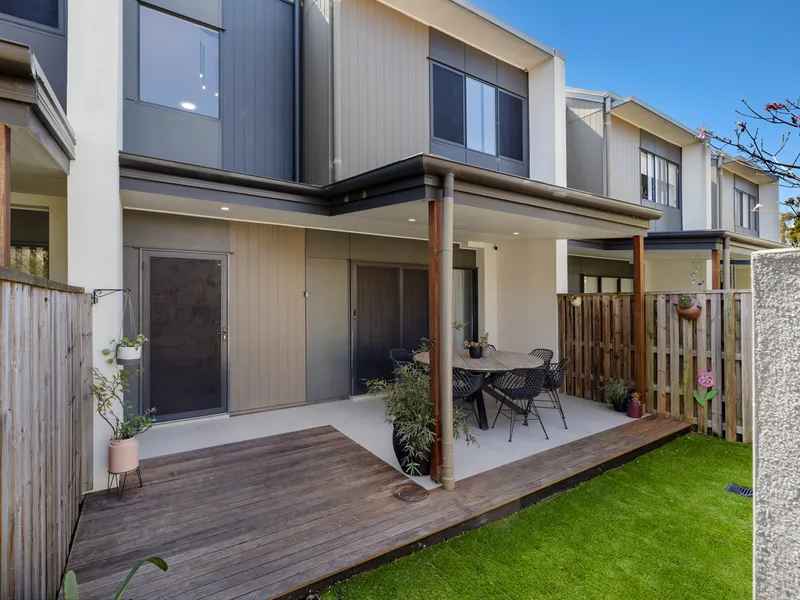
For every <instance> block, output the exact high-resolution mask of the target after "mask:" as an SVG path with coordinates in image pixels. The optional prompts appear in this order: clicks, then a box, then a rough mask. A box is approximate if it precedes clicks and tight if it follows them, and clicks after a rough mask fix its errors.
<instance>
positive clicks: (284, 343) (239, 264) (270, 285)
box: [228, 221, 306, 414]
mask: <svg viewBox="0 0 800 600" xmlns="http://www.w3.org/2000/svg"><path fill="white" fill-rule="evenodd" d="M230 244H231V258H230V301H229V304H228V315H229V317H228V320H229V325H230V338H229V339H230V343H229V348H230V355H229V359H228V360H229V365H230V366H229V373H230V386H229V388H230V402H229V404H230V406H229V409H230V412H231V413H234V414H235V413H244V412H252V411H256V410H263V409H267V408H273V407H278V406H286V405H290V404H301V403H304V402H305V401H306V309H305V298H304V296H303V292H304V291H305V285H306V266H305V264H306V263H305V230H303V229H300V228H297V227H279V226H276V225H258V224H254V223H239V222H235V221H234V222H231V235H230Z"/></svg>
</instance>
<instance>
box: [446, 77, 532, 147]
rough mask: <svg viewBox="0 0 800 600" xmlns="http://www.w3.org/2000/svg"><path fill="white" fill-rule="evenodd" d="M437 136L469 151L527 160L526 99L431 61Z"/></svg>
mask: <svg viewBox="0 0 800 600" xmlns="http://www.w3.org/2000/svg"><path fill="white" fill-rule="evenodd" d="M431 89H432V93H431V98H432V102H433V111H432V112H433V117H432V119H433V123H432V126H431V129H432V131H433V137H434V138H436V139H439V140H443V141H447V142H451V143H453V144H457V145H459V146H464V147H465V148H467V149H469V150H475V151H476V152H482V153H483V154H490V155H492V156H499V157H503V158H510V159H513V160H518V161H523V160H525V149H524V144H525V141H524V140H525V137H524V112H525V102H524V100H523V99H522V98H520V97H518V96H514V95H513V94H510V93H508V92H505V91H503V90H501V89H499V88H497V87H495V86H493V85H489V84H488V83H484V82H482V81H478V80H477V79H474V78H472V77H467V76H466V75H464V74H463V73H459V72H458V71H453V70H452V69H449V68H447V67H443V66H441V65H439V64H437V63H431Z"/></svg>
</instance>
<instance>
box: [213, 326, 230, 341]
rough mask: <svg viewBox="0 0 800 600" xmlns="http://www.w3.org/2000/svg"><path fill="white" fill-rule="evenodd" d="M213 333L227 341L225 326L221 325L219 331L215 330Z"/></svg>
mask: <svg viewBox="0 0 800 600" xmlns="http://www.w3.org/2000/svg"><path fill="white" fill-rule="evenodd" d="M214 335H218V336H220V337H221V338H222V341H223V342H227V341H228V328H227V327H223V328H222V329H220V330H219V331H215V332H214Z"/></svg>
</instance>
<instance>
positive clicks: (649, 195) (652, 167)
mask: <svg viewBox="0 0 800 600" xmlns="http://www.w3.org/2000/svg"><path fill="white" fill-rule="evenodd" d="M639 164H640V172H641V188H642V200H649V201H650V202H656V203H658V204H663V205H664V206H671V207H673V208H678V207H679V202H678V198H679V195H680V184H679V179H680V167H679V166H678V165H677V164H675V163H674V162H671V161H668V160H667V159H666V158H661V157H660V156H656V155H655V154H652V153H650V152H647V151H646V150H641V151H640V155H639Z"/></svg>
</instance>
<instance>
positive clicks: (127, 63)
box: [122, 0, 222, 168]
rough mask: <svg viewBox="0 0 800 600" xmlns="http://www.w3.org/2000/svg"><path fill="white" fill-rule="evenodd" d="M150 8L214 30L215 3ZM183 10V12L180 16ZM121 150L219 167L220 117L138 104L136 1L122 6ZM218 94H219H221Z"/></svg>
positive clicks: (197, 0) (202, 0)
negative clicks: (206, 20)
mask: <svg viewBox="0 0 800 600" xmlns="http://www.w3.org/2000/svg"><path fill="white" fill-rule="evenodd" d="M150 4H152V5H154V6H158V7H159V8H164V9H165V10H168V11H170V12H171V13H172V14H174V15H175V16H181V17H186V18H187V19H190V20H193V21H196V22H200V17H204V18H209V19H211V22H202V24H203V25H207V26H209V27H214V26H218V24H219V16H216V17H214V15H215V14H216V15H219V12H220V0H193V1H192V2H186V1H179V0H158V1H157V2H151V3H150ZM183 10H185V11H186V12H180V11H183ZM122 23H123V94H124V107H123V114H122V122H123V133H122V144H123V150H124V151H125V152H129V153H131V154H138V155H141V156H151V157H154V158H163V159H167V160H174V161H177V162H181V163H187V164H193V165H201V166H204V167H211V168H219V167H220V166H221V164H222V160H221V156H220V154H221V137H222V134H221V125H220V121H219V119H214V118H211V117H206V116H203V115H199V114H192V113H188V112H185V111H182V110H178V109H173V108H167V107H164V106H158V105H155V104H150V103H147V102H141V101H140V100H139V2H138V1H137V0H124V4H123V17H122ZM220 95H222V94H220Z"/></svg>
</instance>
